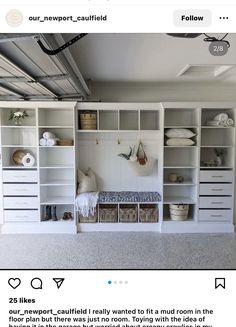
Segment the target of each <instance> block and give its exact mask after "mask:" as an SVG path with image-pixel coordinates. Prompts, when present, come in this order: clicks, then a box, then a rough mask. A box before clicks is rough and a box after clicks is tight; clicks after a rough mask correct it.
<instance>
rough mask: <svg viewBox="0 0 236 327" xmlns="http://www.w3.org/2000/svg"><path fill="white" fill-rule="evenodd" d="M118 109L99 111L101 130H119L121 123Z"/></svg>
mask: <svg viewBox="0 0 236 327" xmlns="http://www.w3.org/2000/svg"><path fill="white" fill-rule="evenodd" d="M118 114H119V112H118V110H100V111H99V130H113V131H114V130H118V124H119V115H118Z"/></svg>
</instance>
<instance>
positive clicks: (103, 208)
mask: <svg viewBox="0 0 236 327" xmlns="http://www.w3.org/2000/svg"><path fill="white" fill-rule="evenodd" d="M99 221H100V223H116V222H117V221H118V205H117V204H102V205H99Z"/></svg>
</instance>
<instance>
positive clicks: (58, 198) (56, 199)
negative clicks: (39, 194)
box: [40, 196, 75, 205]
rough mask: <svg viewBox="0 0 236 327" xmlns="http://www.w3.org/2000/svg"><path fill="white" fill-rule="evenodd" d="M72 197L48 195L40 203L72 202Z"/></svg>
mask: <svg viewBox="0 0 236 327" xmlns="http://www.w3.org/2000/svg"><path fill="white" fill-rule="evenodd" d="M74 202H75V201H74V198H73V197H71V196H55V197H48V198H47V200H45V201H42V202H41V203H40V204H41V205H46V204H51V205H58V204H74Z"/></svg>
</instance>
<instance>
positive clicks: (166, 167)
mask: <svg viewBox="0 0 236 327" xmlns="http://www.w3.org/2000/svg"><path fill="white" fill-rule="evenodd" d="M163 168H164V169H179V168H181V169H196V168H197V167H196V166H176V165H175V166H164V167H163Z"/></svg>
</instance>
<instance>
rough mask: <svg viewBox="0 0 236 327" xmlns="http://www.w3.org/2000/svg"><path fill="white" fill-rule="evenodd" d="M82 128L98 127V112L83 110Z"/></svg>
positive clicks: (81, 117) (91, 128)
mask: <svg viewBox="0 0 236 327" xmlns="http://www.w3.org/2000/svg"><path fill="white" fill-rule="evenodd" d="M79 119H80V129H86V130H87V129H88V130H93V129H97V113H96V112H94V111H87V112H83V113H81V114H80V115H79Z"/></svg>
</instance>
